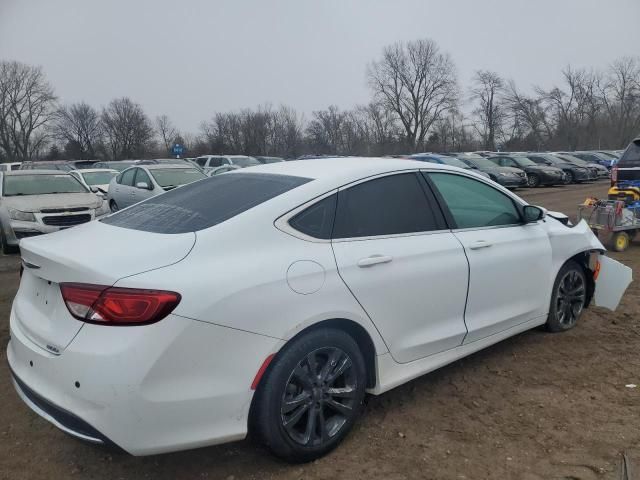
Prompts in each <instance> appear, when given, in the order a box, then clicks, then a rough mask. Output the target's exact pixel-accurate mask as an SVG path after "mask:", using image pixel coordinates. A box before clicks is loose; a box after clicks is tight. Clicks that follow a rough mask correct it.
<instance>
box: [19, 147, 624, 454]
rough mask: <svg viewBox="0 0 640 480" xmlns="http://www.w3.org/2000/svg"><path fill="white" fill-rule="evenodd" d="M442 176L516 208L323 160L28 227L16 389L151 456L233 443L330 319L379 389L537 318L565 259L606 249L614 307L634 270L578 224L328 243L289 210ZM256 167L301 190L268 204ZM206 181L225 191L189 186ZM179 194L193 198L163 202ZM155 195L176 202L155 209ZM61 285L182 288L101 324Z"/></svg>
mask: <svg viewBox="0 0 640 480" xmlns="http://www.w3.org/2000/svg"><path fill="white" fill-rule="evenodd" d="M434 172H439V173H442V172H444V173H448V174H451V175H454V176H456V177H464V178H467V179H473V181H474V182H478V184H479V188H482V189H486V188H490V189H491V192H492V195H496V196H497V197H499V198H500V199H502V200H505V199H507V200H506V201H507V203H509V202H513V208H514V209H520V210H521V209H522V208H523V207H524V205H526V204H525V203H524V202H523V201H522V200H520V199H519V198H518V197H516V196H515V195H514V194H513V193H511V192H509V191H507V190H505V189H503V188H501V187H500V186H498V185H496V184H495V183H493V182H491V181H490V180H485V179H481V178H479V177H478V176H476V175H469V174H467V173H466V172H465V171H463V170H459V169H456V168H452V167H446V166H439V165H431V164H429V165H426V164H425V163H422V162H412V161H408V160H389V159H347V158H341V159H336V160H331V159H329V160H327V159H320V160H306V161H298V162H282V163H277V164H269V165H264V166H260V167H252V168H251V169H242V170H238V171H236V172H231V173H228V174H225V175H220V176H216V177H212V178H210V179H207V180H203V181H201V182H196V183H194V184H191V185H189V186H185V187H181V188H179V189H175V190H174V191H172V192H169V193H167V194H164V195H162V196H158V197H154V198H153V199H150V200H148V201H145V202H143V203H140V204H138V205H135V206H133V207H130V208H128V209H126V210H123V211H122V212H119V213H117V214H114V215H112V216H111V217H108V218H107V219H106V220H104V221H100V222H92V223H91V224H87V225H84V226H81V227H78V228H74V229H73V230H72V231H63V232H59V233H54V234H51V235H48V236H47V237H45V238H34V239H27V240H24V241H23V243H22V245H21V247H22V254H23V261H24V265H25V271H24V275H23V277H22V281H21V285H20V289H19V291H18V294H17V296H16V299H15V300H14V303H13V308H12V311H11V342H10V343H9V347H8V360H9V364H10V367H11V370H12V372H13V374H14V376H15V379H16V380H15V381H16V388H17V389H18V391H19V392H20V395H21V396H22V398H23V399H24V400H25V402H26V403H27V404H28V405H29V406H30V407H31V408H33V409H34V411H36V412H37V413H39V414H40V415H42V416H43V417H44V418H46V419H48V420H49V421H51V422H53V423H54V424H56V425H57V426H59V427H60V428H62V429H63V430H65V431H67V432H68V433H71V434H73V435H76V436H78V437H80V438H84V439H87V440H90V441H95V442H105V443H108V442H112V443H115V444H116V445H118V446H120V447H122V448H123V449H125V450H126V451H128V452H130V453H132V454H134V455H147V454H154V453H160V452H168V451H173V450H180V449H186V448H193V447H199V446H203V445H210V444H215V443H221V442H226V441H232V440H237V439H240V438H243V437H244V436H245V435H246V433H247V425H248V417H249V411H250V407H251V403H252V400H253V399H254V392H255V391H254V390H253V389H252V385H254V383H256V382H258V381H259V380H260V378H261V377H260V376H261V375H262V372H263V371H264V369H263V368H261V367H264V366H266V365H267V364H268V362H269V361H271V359H272V358H274V357H273V355H274V354H275V360H273V361H277V360H278V354H279V353H280V352H283V351H285V350H286V348H287V345H288V342H290V341H291V339H293V338H295V337H297V336H298V335H300V334H301V333H304V332H306V331H307V329H309V328H314V327H317V326H319V325H321V324H323V322H332V325H337V326H340V325H344V326H348V328H349V329H350V330H349V331H354V329H355V330H357V331H359V332H362V335H363V336H366V338H367V339H368V344H370V346H371V348H372V351H371V354H372V355H371V361H370V363H369V364H368V365H367V368H369V369H371V373H372V375H371V381H370V382H369V383H368V384H367V389H368V391H369V392H371V393H374V394H379V393H382V392H385V391H387V390H389V389H391V388H394V387H396V386H398V385H400V384H402V383H404V382H406V381H408V380H411V379H412V378H415V377H417V376H419V375H422V374H424V373H426V372H429V371H432V370H434V369H436V368H439V367H440V366H443V365H445V364H447V363H450V362H452V361H455V360H457V359H459V358H461V357H463V356H465V355H468V354H470V353H473V352H475V351H477V350H479V349H481V348H484V347H486V346H488V345H491V344H493V343H496V342H498V341H501V340H503V339H505V338H507V337H509V336H512V335H515V334H517V333H519V332H522V331H524V330H527V329H529V328H533V327H535V326H538V325H542V324H544V323H545V322H546V321H547V315H548V314H549V311H550V303H551V299H552V295H553V286H554V281H555V279H556V277H557V276H558V272H559V271H560V270H561V268H562V266H563V265H564V264H565V263H566V262H567V261H568V260H569V259H572V258H574V259H580V261H583V262H587V260H588V259H589V258H590V256H594V257H596V256H597V257H599V261H600V265H601V267H600V273H599V277H598V279H597V283H596V288H595V294H594V300H595V303H596V304H597V305H602V306H605V307H607V308H615V307H616V306H617V305H618V303H619V301H620V297H621V296H622V294H623V292H624V290H625V289H626V287H627V286H628V284H629V282H630V281H631V272H630V269H629V268H627V267H625V266H624V265H621V264H619V263H617V262H614V261H613V260H611V259H609V258H607V257H602V256H600V254H601V252H604V247H603V246H602V244H601V243H600V242H599V241H598V239H597V238H596V237H595V236H593V234H592V233H591V231H590V230H589V229H588V227H586V225H584V224H579V225H577V226H575V227H573V228H569V227H567V226H566V225H563V224H562V223H561V222H559V221H557V220H555V219H553V218H551V217H546V218H539V219H538V220H534V221H530V222H528V223H527V222H522V223H515V224H514V223H506V224H500V225H495V224H494V225H491V226H489V227H485V228H452V227H453V226H452V225H451V221H452V220H451V219H450V218H445V217H444V216H443V217H442V218H439V217H438V216H437V215H436V216H434V217H433V218H434V219H433V222H435V223H434V225H435V226H434V228H432V229H431V230H430V231H423V232H409V233H406V232H404V233H401V234H397V235H394V234H387V235H379V236H376V235H369V236H359V237H356V238H335V230H333V231H334V237H333V238H331V231H332V230H331V229H330V230H329V232H330V233H329V238H322V236H323V234H322V233H317V237H313V235H315V234H316V233H314V232H315V231H317V232H320V231H321V227H322V220H323V219H322V217H321V216H317V217H313V221H311V222H310V225H311V231H310V233H309V232H308V231H305V232H303V231H302V230H296V229H295V228H293V225H294V222H293V219H294V218H298V217H294V215H297V213H298V212H300V211H305V212H306V211H307V210H305V209H307V208H308V206H310V205H311V206H313V205H315V202H317V201H318V199H322V198H332V195H336V196H337V198H338V200H336V201H337V204H338V206H340V205H341V204H340V201H341V200H340V197H339V196H338V195H339V194H338V193H336V192H338V191H340V192H342V191H343V190H346V191H348V189H349V188H351V185H352V184H353V183H354V182H361V181H363V180H364V181H367V179H369V178H372V177H375V178H386V177H387V176H392V175H400V174H403V175H404V174H407V175H411V176H413V177H412V178H415V179H416V181H419V182H421V183H420V185H422V186H421V187H420V188H424V189H425V192H427V190H428V189H429V188H433V185H432V184H430V183H428V176H429V175H430V174H431V173H434ZM260 175H267V176H268V177H266V176H265V177H264V178H268V179H271V180H274V181H276V182H279V181H281V180H282V179H285V180H286V181H292V182H297V183H296V185H297V186H295V187H292V188H289V189H288V190H284V191H282V192H280V193H277V194H276V195H272V196H271V197H270V198H266V199H265V198H263V197H260V195H262V194H261V193H260V188H262V187H261V183H260V182H261V180H260V178H261V177H260ZM243 179H249V180H251V182H254V181H255V182H258V183H256V184H255V185H254V184H251V185H252V186H251V187H250V188H249V187H243V188H244V190H243V191H242V192H240V193H242V195H243V196H241V198H242V199H243V200H242V202H240V201H231V200H229V195H231V194H232V193H233V192H232V191H230V192H231V193H226V194H224V195H225V196H221V197H220V198H218V197H215V195H218V194H220V195H222V194H221V193H219V192H220V191H222V190H220V188H223V189H226V188H231V187H232V186H233V182H235V181H240V180H243ZM292 179H293V180H292ZM300 179H302V180H300ZM249 180H247V181H249ZM271 180H269V181H271ZM207 182H214V183H207ZM241 183H242V182H241ZM207 185H214V186H215V185H220V186H221V187H219V188H218V187H216V188H215V189H213V190H212V191H211V192H209V194H207V195H196V194H197V193H198V192H199V191H201V190H199V189H206V188H208V187H207ZM230 185H231V187H229V186H230ZM224 191H226V190H224ZM217 192H218V193H217ZM192 193H193V195H191V194H192ZM245 196H246V198H245ZM192 197H193V198H192ZM177 198H185V199H186V200H184V202H185V203H184V204H180V205H179V207H180V209H179V211H178V210H175V211H174V210H171V209H175V205H174V204H172V203H171V202H172V201H173V200H172V199H177ZM386 198H388V199H391V197H386ZM425 198H426V197H425ZM429 198H431V197H429ZM434 198H435V197H434ZM245 200H246V202H253V204H252V206H250V207H249V208H245V209H244V210H238V211H235V210H234V212H233V214H230V215H226V216H224V218H222V220H219V221H218V220H217V221H216V222H215V223H211V224H210V225H208V226H207V225H206V221H207V219H208V217H207V215H208V213H207V210H206V209H205V210H198V209H199V208H200V206H201V205H203V204H204V206H205V207H206V208H207V209H208V208H211V209H214V207H215V208H218V207H219V206H220V204H222V203H224V202H229V204H230V205H231V207H230V208H236V206H237V205H238V204H242V203H243V202H245ZM207 202H210V203H207ZM199 205H200V206H199ZM163 208H165V209H168V210H167V211H168V212H169V213H167V214H166V215H163V216H159V215H158V214H157V212H158V211H159V210H158V209H161V210H162V209H163ZM202 208H204V207H202ZM520 210H518V211H520ZM327 211H330V212H331V209H329V210H327ZM373 213H374V214H375V212H373ZM480 214H482V212H480ZM371 218H374V219H375V215H373V216H372V217H371ZM469 218H472V217H469ZM496 218H497V219H500V218H502V217H501V216H499V215H498V216H497V217H496ZM391 220H394V219H393V218H391V219H390V220H389V221H391ZM492 221H494V220H492ZM495 221H498V220H495ZM163 222H164V223H163ZM189 222H192V223H193V222H195V223H194V225H197V226H196V227H193V228H191V227H190V225H191V224H189ZM445 223H447V224H446V225H445ZM494 223H495V222H494ZM163 228H166V229H170V231H162V229H163ZM314 229H315V230H314ZM95 252H101V254H100V255H98V254H96V253H95ZM105 253H106V254H107V255H105ZM585 268H587V267H586V266H585ZM586 271H587V273H589V271H588V270H586ZM67 282H71V283H73V284H90V285H101V286H103V288H105V289H111V288H115V289H128V290H135V291H148V290H151V291H171V292H178V293H179V294H180V297H181V300H180V302H179V304H178V305H177V306H176V307H175V309H173V311H172V312H171V313H170V314H168V315H166V316H165V317H164V318H162V319H160V320H159V321H157V322H155V323H151V324H143V325H129V326H116V325H108V324H93V323H87V322H85V321H83V320H82V319H81V320H79V319H78V317H77V316H74V315H73V314H72V312H71V310H69V308H68V304H67V303H66V302H67V300H66V299H65V298H64V295H63V293H61V292H62V291H61V289H60V284H61V283H67ZM105 291H106V290H105ZM98 323H99V322H98ZM345 328H346V327H345ZM363 348H364V345H363ZM254 386H255V385H254Z"/></svg>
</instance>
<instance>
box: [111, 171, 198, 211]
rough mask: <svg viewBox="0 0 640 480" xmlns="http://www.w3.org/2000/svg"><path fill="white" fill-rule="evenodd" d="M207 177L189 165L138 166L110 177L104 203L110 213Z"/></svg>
mask: <svg viewBox="0 0 640 480" xmlns="http://www.w3.org/2000/svg"><path fill="white" fill-rule="evenodd" d="M203 178H207V176H206V175H205V174H204V173H202V172H201V171H200V170H199V169H198V168H196V167H194V166H192V165H185V166H181V165H140V166H134V167H130V168H128V169H126V170H124V171H123V172H121V173H120V174H119V175H117V176H116V177H114V178H113V179H111V182H110V184H109V191H108V193H107V202H108V204H109V208H110V209H111V211H112V212H117V211H118V210H120V209H122V208H126V207H128V206H130V205H133V204H134V203H138V202H141V201H142V200H146V199H147V198H151V197H155V196H156V195H160V194H161V193H164V192H167V191H169V190H173V189H174V188H176V187H180V186H182V185H186V184H187V183H191V182H195V181H197V180H202V179H203Z"/></svg>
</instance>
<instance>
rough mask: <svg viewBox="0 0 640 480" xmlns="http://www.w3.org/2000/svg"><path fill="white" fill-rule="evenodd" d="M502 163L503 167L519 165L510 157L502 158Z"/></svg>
mask: <svg viewBox="0 0 640 480" xmlns="http://www.w3.org/2000/svg"><path fill="white" fill-rule="evenodd" d="M500 165H502V166H503V167H516V168H517V167H518V165H516V162H514V161H513V160H511V159H510V158H501V159H500Z"/></svg>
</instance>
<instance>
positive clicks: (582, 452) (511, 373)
mask: <svg viewBox="0 0 640 480" xmlns="http://www.w3.org/2000/svg"><path fill="white" fill-rule="evenodd" d="M606 188H607V183H606V182H599V183H597V184H590V185H578V186H572V187H568V188H540V189H535V190H533V191H528V190H525V191H522V196H523V197H525V198H527V199H528V201H530V202H531V203H533V204H538V205H542V206H545V207H547V208H549V209H552V210H559V211H564V212H566V213H568V214H573V213H574V212H575V210H576V205H577V204H578V203H579V202H581V201H582V200H584V198H585V197H586V196H589V195H596V196H599V197H605V196H606ZM611 255H612V257H614V258H616V259H618V260H620V261H622V262H624V263H625V264H627V265H629V266H631V267H632V268H633V269H634V271H635V272H638V271H640V245H638V244H636V245H634V246H632V247H631V248H630V249H629V250H627V252H625V253H621V254H616V253H613V254H611ZM17 268H18V259H17V258H16V257H0V339H1V340H2V342H3V344H6V342H7V341H8V340H9V330H8V323H9V310H10V305H11V300H12V298H13V296H14V295H15V291H16V289H17V287H18V273H17ZM523 274H526V266H524V268H523ZM639 296H640V291H639V288H638V282H637V281H635V282H634V283H633V284H632V285H631V287H630V288H629V290H628V291H627V294H626V295H625V297H624V298H623V302H622V305H621V306H620V308H619V309H618V311H617V312H615V313H612V312H608V311H605V310H602V309H599V308H592V309H589V310H588V311H587V312H586V314H585V315H584V316H583V317H582V319H581V322H580V323H579V325H578V326H577V328H575V329H573V330H572V331H570V332H568V333H565V334H559V335H553V334H548V333H545V332H543V331H541V330H533V331H530V332H526V333H523V334H521V335H518V336H516V337H514V338H511V339H509V340H507V341H504V342H502V343H500V344H498V345H495V346H493V347H491V348H488V349H486V350H484V351H482V352H479V353H477V354H475V355H472V356H470V357H467V358H465V359H463V360H460V361H458V362H456V363H454V364H452V365H449V366H447V367H445V368H443V369H441V370H439V371H437V372H434V373H432V374H429V375H426V376H424V377H421V378H419V379H417V380H414V381H412V382H410V383H408V384H406V385H403V386H401V387H399V388H396V389H395V390H392V391H391V392H388V393H386V394H384V395H382V396H380V397H369V398H368V404H367V408H366V410H365V413H364V416H363V418H362V419H361V421H360V423H359V425H358V426H357V427H356V428H355V429H354V431H353V432H352V434H351V435H350V436H349V437H348V439H347V441H346V442H345V443H344V444H343V445H342V446H341V447H340V448H338V449H337V450H336V451H335V452H333V453H332V454H330V455H329V456H327V457H325V458H323V459H321V460H318V461H316V462H313V463H311V464H307V465H302V466H300V465H298V466H290V465H287V464H284V463H282V462H280V461H278V460H276V459H274V458H272V457H271V456H269V455H268V453H267V452H266V451H265V450H263V449H262V448H261V447H260V446H258V445H256V444H255V443H253V442H251V441H250V440H247V441H243V442H239V443H235V444H229V445H223V446H218V447H209V448H203V449H199V450H193V451H189V452H180V453H175V454H169V455H159V456H153V457H139V458H136V457H131V456H128V455H126V454H122V453H116V452H112V451H109V450H106V449H103V448H99V447H95V446H91V445H88V444H84V443H81V442H79V441H77V440H75V439H73V438H70V437H68V436H67V435H65V434H64V433H62V432H60V431H58V430H57V429H56V428H55V427H53V426H51V425H49V424H48V423H47V422H46V421H44V420H42V419H41V418H39V417H38V416H36V415H35V414H33V413H32V412H31V411H30V410H28V409H27V407H26V406H24V405H23V404H22V402H21V401H20V400H19V399H18V397H17V395H16V394H15V392H14V391H13V387H12V386H11V383H10V380H9V371H8V368H7V367H6V361H2V362H0V404H1V405H2V407H3V408H2V409H0V478H2V479H4V478H6V479H12V480H17V479H23V478H24V479H58V478H70V477H75V478H91V479H109V480H111V479H121V478H122V479H142V478H153V479H165V478H166V479H170V478H180V479H203V478H211V479H218V478H220V479H234V480H236V479H245V478H247V479H263V478H266V479H269V478H278V479H291V480H293V479H296V480H297V479H329V478H331V479H336V478H368V479H378V478H379V479H385V480H392V479H412V478H421V479H423V478H434V479H465V478H466V479H485V478H492V479H511V478H513V479H596V478H597V479H600V478H606V479H614V478H615V479H617V478H619V471H620V459H621V454H622V453H623V452H626V453H627V454H628V456H629V458H630V459H631V462H632V463H633V464H634V466H635V467H636V471H640V470H639V468H640V430H639V429H638V420H639V415H640V413H639V412H640V409H639V408H638V407H639V406H640V388H636V389H631V388H626V387H625V385H627V384H630V383H634V384H639V385H640V355H639V354H638V348H639V345H640V316H639V315H638V305H639V302H638V299H639ZM0 355H2V356H3V357H6V353H5V351H4V348H3V349H2V351H1V353H0ZM5 360H6V359H5Z"/></svg>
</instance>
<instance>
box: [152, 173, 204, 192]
mask: <svg viewBox="0 0 640 480" xmlns="http://www.w3.org/2000/svg"><path fill="white" fill-rule="evenodd" d="M149 173H151V175H152V176H153V178H154V179H155V181H156V182H157V184H158V185H160V186H161V187H162V188H170V187H178V186H180V185H186V184H187V183H191V182H195V181H196V180H202V179H203V178H207V176H206V175H205V174H204V173H202V172H201V171H199V170H198V169H196V168H167V169H154V170H149Z"/></svg>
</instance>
